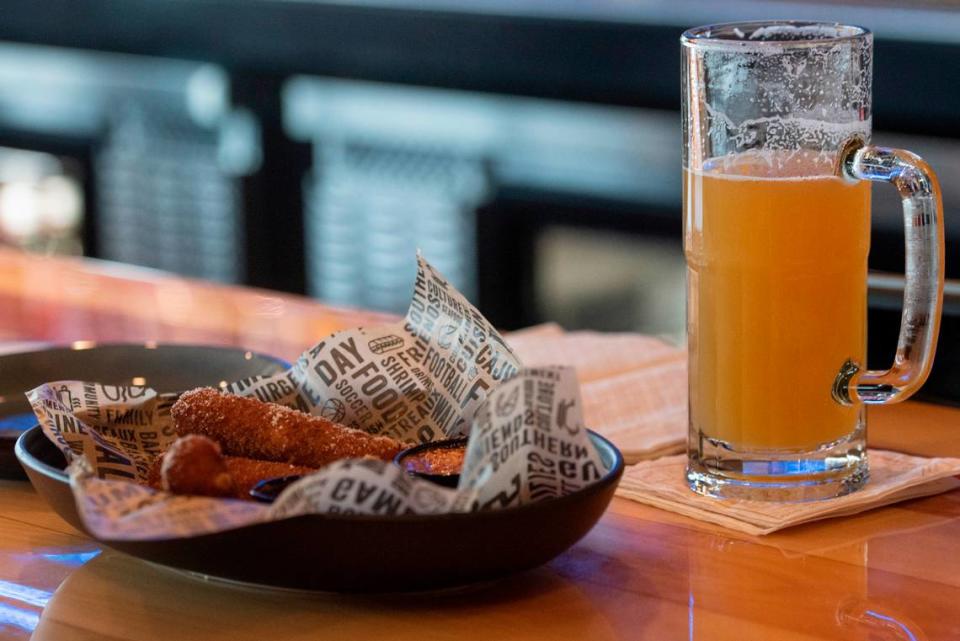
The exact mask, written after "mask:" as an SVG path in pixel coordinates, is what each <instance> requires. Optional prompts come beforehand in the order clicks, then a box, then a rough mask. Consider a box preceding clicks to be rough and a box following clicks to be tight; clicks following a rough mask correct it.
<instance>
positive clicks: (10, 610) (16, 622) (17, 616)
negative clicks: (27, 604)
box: [0, 603, 40, 632]
mask: <svg viewBox="0 0 960 641" xmlns="http://www.w3.org/2000/svg"><path fill="white" fill-rule="evenodd" d="M38 623H40V615H39V614H37V613H36V612H33V611H32V610H25V609H23V608H18V607H16V606H14V605H7V604H6V603H0V630H2V629H3V628H5V627H8V626H11V627H15V628H20V629H21V630H26V631H27V632H33V629H34V628H36V627H37V624H38Z"/></svg>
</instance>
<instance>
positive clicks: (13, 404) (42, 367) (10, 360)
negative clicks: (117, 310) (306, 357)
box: [0, 342, 289, 478]
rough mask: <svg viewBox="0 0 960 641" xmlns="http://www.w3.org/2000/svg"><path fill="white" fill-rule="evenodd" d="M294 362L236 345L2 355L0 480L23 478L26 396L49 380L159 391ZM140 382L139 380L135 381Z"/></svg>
mask: <svg viewBox="0 0 960 641" xmlns="http://www.w3.org/2000/svg"><path fill="white" fill-rule="evenodd" d="M288 367H289V364H288V363H286V362H284V361H282V360H280V359H278V358H274V357H272V356H264V355H263V354H257V353H254V352H249V351H246V350H243V349H238V348H235V347H214V346H206V345H167V344H159V345H158V344H132V343H131V344H112V345H110V344H104V345H101V344H97V343H91V342H84V343H75V344H74V346H73V347H54V348H50V349H43V350H38V351H35V352H21V353H18V354H5V355H3V356H0V478H23V471H22V470H21V469H20V466H19V465H18V464H17V461H16V459H15V458H14V455H13V444H14V443H15V442H16V440H17V438H19V436H20V435H21V434H22V433H23V432H24V430H26V429H27V428H29V427H31V426H32V425H35V424H36V422H37V419H36V418H35V417H34V416H33V411H32V410H31V409H30V404H29V403H28V402H27V397H26V396H25V395H24V392H26V391H28V390H31V389H33V388H34V387H36V386H37V385H40V384H42V383H46V382H48V381H67V380H79V381H96V382H98V383H109V384H115V385H131V384H134V385H147V386H148V387H152V388H153V389H155V390H156V391H158V392H181V391H185V390H188V389H193V388H194V387H200V386H205V385H207V386H216V385H217V384H218V383H219V382H220V381H230V382H232V381H237V380H240V379H244V378H248V377H250V376H258V375H261V374H275V373H277V372H282V371H283V370H285V369H287V368H288ZM135 381H136V382H135Z"/></svg>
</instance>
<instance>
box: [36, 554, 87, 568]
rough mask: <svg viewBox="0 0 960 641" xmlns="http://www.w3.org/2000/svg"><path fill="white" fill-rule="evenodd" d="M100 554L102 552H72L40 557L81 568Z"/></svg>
mask: <svg viewBox="0 0 960 641" xmlns="http://www.w3.org/2000/svg"><path fill="white" fill-rule="evenodd" d="M99 554H100V550H91V551H89V552H70V553H66V554H41V555H40V556H41V557H43V558H44V559H47V560H48V561H53V562H54V563H60V564H62V565H69V566H71V567H80V566H81V565H83V564H84V563H86V562H87V561H90V560H91V559H95V558H96V557H97V555H99Z"/></svg>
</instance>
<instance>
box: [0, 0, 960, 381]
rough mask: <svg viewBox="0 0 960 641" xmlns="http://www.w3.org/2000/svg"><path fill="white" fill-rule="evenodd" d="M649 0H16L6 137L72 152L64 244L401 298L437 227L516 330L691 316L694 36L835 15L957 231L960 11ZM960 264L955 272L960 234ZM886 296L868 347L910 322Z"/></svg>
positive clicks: (0, 84) (0, 111)
mask: <svg viewBox="0 0 960 641" xmlns="http://www.w3.org/2000/svg"><path fill="white" fill-rule="evenodd" d="M634 5H637V3H622V2H615V1H613V0H610V1H599V2H591V3H582V2H575V1H573V0H571V1H566V0H558V1H557V2H553V3H550V4H544V3H538V2H506V1H500V0H491V1H488V2H457V3H453V2H444V1H443V0H430V1H429V2H413V1H407V2H389V1H382V2H379V3H376V2H365V3H363V4H362V5H361V4H357V5H350V4H345V3H328V2H323V1H315V2H285V1H278V0H251V1H247V2H238V1H225V0H214V1H208V2H203V3H197V2H194V1H189V0H160V1H158V0H82V1H69V2H68V1H66V0H53V1H51V2H47V3H45V9H44V10H43V11H37V9H36V6H35V4H34V3H32V2H28V1H26V0H8V1H7V2H6V3H5V4H4V19H3V20H2V21H0V147H2V148H4V149H8V150H11V151H30V152H37V153H40V154H42V155H43V157H44V158H53V159H54V162H53V165H50V163H47V164H46V165H43V167H44V168H43V169H36V167H39V166H40V165H38V163H37V162H35V158H34V160H31V161H30V163H32V164H31V165H30V166H31V167H34V169H32V170H31V171H32V172H33V173H31V174H30V175H31V176H35V178H34V179H35V180H37V181H44V180H45V181H47V183H50V177H49V174H50V172H51V171H52V172H53V173H54V174H56V172H57V171H60V172H61V173H62V174H63V175H65V176H67V178H69V179H70V180H72V181H74V182H75V183H76V185H77V186H78V187H77V190H78V191H79V194H80V196H79V198H81V200H82V203H83V207H82V209H83V216H82V217H81V219H80V220H79V222H77V223H76V225H75V226H76V235H77V240H76V242H70V243H66V242H62V239H61V241H58V243H59V244H56V247H58V248H60V247H65V248H67V249H66V251H73V252H74V253H75V252H76V251H82V252H83V253H85V254H86V255H90V256H97V257H103V258H109V259H113V260H121V261H126V262H132V263H138V264H145V265H148V266H153V267H159V268H163V269H168V270H171V271H175V272H179V273H184V274H189V275H193V276H199V277H203V278H211V279H215V280H219V281H223V282H234V283H243V284H250V285H256V286H261V287H268V288H274V289H279V290H286V291H292V292H298V293H305V294H308V295H312V296H316V297H318V298H321V299H323V300H326V301H328V302H333V303H341V304H350V305H359V306H364V307H372V308H378V309H384V310H389V311H395V312H402V311H403V309H402V308H403V305H404V301H405V300H406V297H407V288H408V287H409V281H410V279H411V277H412V270H413V266H412V265H413V261H412V256H413V252H414V251H415V249H416V248H421V249H423V250H424V252H425V253H426V254H427V256H428V257H429V258H430V259H431V260H433V261H434V262H435V263H436V264H437V265H438V266H439V267H440V268H441V269H442V270H443V271H444V272H445V273H447V275H448V276H449V277H450V278H451V280H453V281H454V282H455V283H456V284H457V285H458V286H459V287H461V288H462V289H463V290H464V291H465V292H466V293H467V294H468V295H469V296H470V297H471V298H472V299H473V300H475V301H477V302H478V304H479V305H480V307H481V309H482V310H483V311H484V313H486V314H488V315H489V316H490V317H491V318H492V319H493V320H494V321H495V322H496V323H498V324H499V325H501V326H503V327H505V328H514V327H519V326H524V325H529V324H532V323H536V322H542V321H544V320H557V321H560V322H561V323H563V324H564V325H565V326H567V327H570V328H575V327H591V328H596V329H606V330H637V331H645V332H649V333H656V334H662V335H664V336H665V337H667V338H668V339H670V340H676V341H680V340H682V335H683V296H682V287H683V280H682V279H683V260H682V253H681V246H680V230H681V218H680V213H679V212H680V172H679V163H680V160H679V146H680V140H679V137H680V132H679V94H680V92H679V86H678V82H679V80H678V79H679V77H680V68H679V45H678V36H679V34H680V32H681V31H682V30H683V29H684V28H685V27H689V26H692V25H694V24H704V23H710V22H719V21H728V20H738V19H747V18H788V17H793V18H800V19H819V20H837V21H843V22H850V23H859V24H863V25H864V26H867V27H869V28H871V29H873V30H874V31H875V33H876V36H877V39H876V51H875V83H874V106H875V108H874V130H875V132H876V135H875V140H876V142H878V143H881V144H884V143H889V144H896V145H897V146H903V147H907V148H910V149H913V150H916V151H918V152H920V153H922V154H923V155H925V156H926V157H927V158H928V160H930V162H931V164H932V165H933V166H934V167H935V168H936V169H937V170H938V171H939V172H940V175H941V180H942V183H943V185H944V190H945V202H946V208H947V212H946V222H947V243H948V257H949V256H956V255H958V251H960V212H956V214H955V213H954V212H955V211H956V210H955V208H954V205H953V203H955V202H960V199H958V198H953V195H954V194H955V193H956V195H957V196H958V197H960V153H958V152H960V118H958V117H957V115H956V111H955V109H954V107H955V105H956V103H957V98H958V96H957V93H958V91H960V89H958V87H960V65H954V64H944V61H948V60H951V59H954V58H956V56H957V54H958V52H960V43H958V41H957V40H956V37H955V35H953V34H956V33H960V13H958V12H956V11H953V10H952V9H950V8H949V7H944V6H942V5H931V7H928V8H922V7H920V8H918V7H916V6H912V5H911V6H907V5H903V6H901V7H898V6H895V5H894V4H891V3H879V4H877V5H876V6H869V5H864V4H863V3H856V4H853V3H851V4H835V3H834V4H829V5H828V4H817V3H804V4H803V5H793V4H787V3H771V2H733V3H724V4H723V6H722V7H721V6H717V5H716V4H715V3H709V2H690V1H672V2H668V1H666V0H664V1H661V0H655V1H654V2H650V3H643V5H642V6H634ZM11 157H12V156H11ZM955 159H956V160H955ZM17 162H19V163H20V165H23V163H24V162H26V161H22V162H21V161H17ZM28 164H29V163H28ZM40 164H43V163H40ZM20 165H18V166H20ZM48 165H50V166H55V167H59V168H60V169H53V170H51V169H49V167H48ZM3 166H4V165H3V163H0V167H3ZM10 180H11V181H12V180H14V179H12V178H11V179H10ZM5 181H7V178H6V177H5V176H4V174H3V171H2V170H0V187H2V186H3V185H4V184H5ZM47 183H44V184H47ZM38 184H39V182H38ZM50 184H54V186H55V183H50ZM11 193H12V192H11ZM874 195H875V215H874V232H873V234H874V235H873V246H872V251H871V268H872V269H874V270H877V271H883V272H892V273H902V270H903V267H902V264H903V239H902V231H901V223H900V220H899V217H900V212H899V203H898V202H897V199H896V196H895V194H891V193H881V189H879V188H878V189H875V190H874ZM3 202H4V199H3V198H2V197H0V210H2V208H3ZM38 215H39V214H38ZM2 220H3V212H2V211H0V221H2ZM21 227H22V226H21ZM30 229H33V227H31V228H30ZM31 233H34V236H29V234H26V232H23V231H22V230H21V231H20V232H16V231H15V233H14V232H11V234H10V235H9V236H10V237H9V238H4V236H3V231H2V229H0V242H13V243H15V244H16V243H18V242H19V244H21V245H23V246H27V247H29V248H32V249H38V248H39V249H40V250H47V251H48V250H49V248H50V247H51V246H53V245H51V242H52V241H51V240H50V237H49V234H48V235H47V236H43V237H42V238H41V237H38V236H37V235H36V232H31ZM17 234H19V235H17ZM56 234H60V236H57V238H61V237H62V236H63V234H62V232H61V231H57V232H56ZM56 234H54V236H56ZM78 248H79V249H78ZM584 265H589V266H590V269H587V270H585V269H583V266H584ZM947 272H948V276H949V277H952V278H955V279H960V265H958V264H954V263H953V262H951V261H949V259H948V262H947ZM952 291H953V290H952V289H951V292H952ZM951 295H953V294H951ZM878 301H879V299H874V300H872V303H871V345H873V346H876V348H877V351H872V352H871V355H870V357H871V360H872V361H873V362H872V364H873V365H879V364H880V363H881V362H885V361H887V360H889V358H890V356H891V355H890V353H889V352H888V351H879V350H880V349H881V348H882V349H883V350H888V349H889V348H890V345H891V340H892V339H891V337H890V334H891V332H893V333H895V331H896V328H897V326H898V322H899V318H898V316H897V314H898V310H896V309H895V308H892V307H891V305H890V303H889V297H886V298H884V299H883V302H882V303H881V302H878ZM957 306H958V305H957V304H956V303H954V302H951V303H950V305H949V306H948V312H949V314H948V317H947V320H946V321H945V323H944V336H943V340H942V341H941V350H940V356H939V357H938V359H939V360H938V365H937V371H936V373H935V381H934V382H933V383H932V385H931V391H930V393H931V394H932V395H935V396H937V397H938V398H947V399H950V398H953V399H960V383H958V382H957V381H956V380H955V379H956V378H960V374H957V370H960V366H958V365H957V363H956V360H954V359H955V357H954V356H953V350H952V349H949V348H947V347H944V346H946V345H951V344H954V343H955V341H956V339H957V334H956V332H957V328H956V325H957V321H956V318H957V315H958V314H960V310H958V309H957Z"/></svg>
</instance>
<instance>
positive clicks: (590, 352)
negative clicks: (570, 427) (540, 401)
mask: <svg viewBox="0 0 960 641" xmlns="http://www.w3.org/2000/svg"><path fill="white" fill-rule="evenodd" d="M509 340H510V345H511V347H513V349H514V352H515V353H516V354H517V355H518V356H519V357H520V358H521V359H522V360H523V362H524V364H525V365H526V366H527V367H533V366H537V365H544V364H548V363H561V364H563V365H570V366H573V367H575V368H576V370H577V377H578V378H579V380H580V386H581V392H582V394H583V415H584V420H585V421H586V423H587V425H588V426H589V427H590V428H591V429H593V430H596V431H597V432H599V433H600V434H602V435H603V436H605V437H607V438H608V439H610V440H611V441H613V443H614V444H615V445H616V446H617V448H618V449H619V450H620V452H621V453H622V454H623V459H624V461H625V462H626V463H627V464H628V465H630V464H633V463H636V462H637V461H642V460H646V459H653V458H658V457H660V456H666V455H668V454H675V453H677V452H680V451H683V449H684V448H685V446H686V439H687V352H686V350H684V349H680V348H677V347H674V346H672V345H670V344H668V343H666V342H664V341H662V340H660V339H657V338H653V337H650V336H641V335H638V334H601V333H598V332H564V331H563V329H561V328H560V327H559V326H558V325H554V324H546V325H538V326H535V327H531V328H528V329H525V330H521V331H520V332H514V333H512V334H510V336H509Z"/></svg>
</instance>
